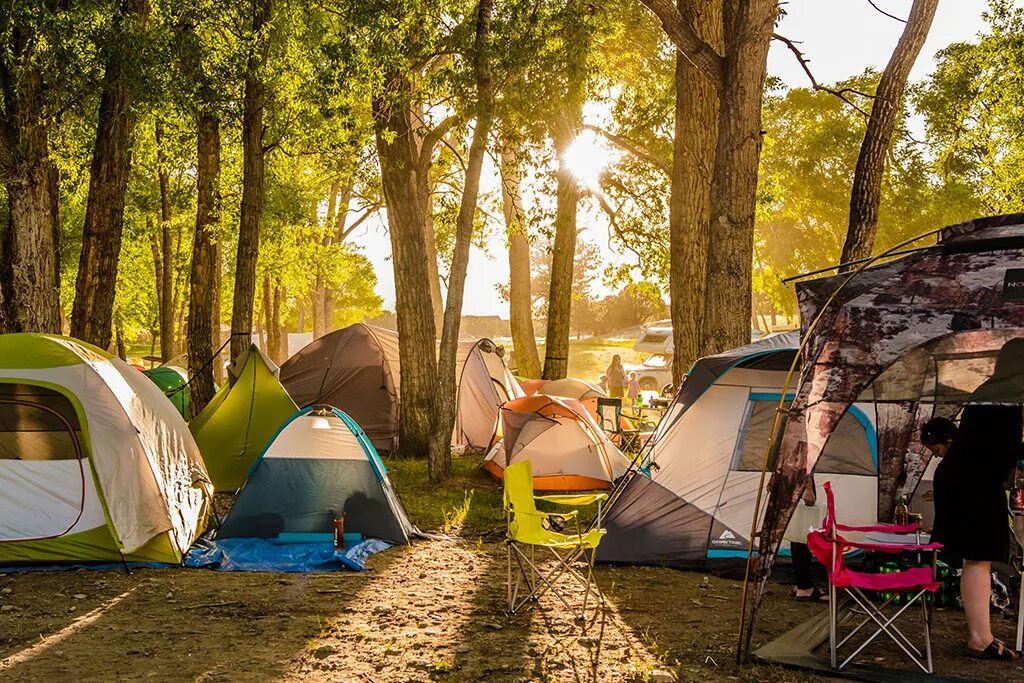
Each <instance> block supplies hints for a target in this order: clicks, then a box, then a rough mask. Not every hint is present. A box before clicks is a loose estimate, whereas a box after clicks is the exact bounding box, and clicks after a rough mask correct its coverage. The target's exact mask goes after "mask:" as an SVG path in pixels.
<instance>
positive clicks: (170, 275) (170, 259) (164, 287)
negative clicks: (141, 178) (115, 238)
mask: <svg viewBox="0 0 1024 683" xmlns="http://www.w3.org/2000/svg"><path fill="white" fill-rule="evenodd" d="M156 158H157V178H158V181H159V184H160V254H161V258H160V261H161V266H162V267H161V268H160V269H159V272H158V274H157V276H158V277H159V278H160V287H159V295H160V357H161V358H163V359H164V362H166V361H169V360H171V359H172V358H173V357H174V356H175V354H176V353H177V348H176V345H175V341H174V326H175V319H174V316H175V313H176V312H177V311H176V306H175V287H174V256H175V248H174V235H173V234H172V232H171V218H172V209H171V179H170V172H169V170H168V168H167V160H166V154H165V152H164V126H163V122H161V121H160V120H159V119H157V122H156Z"/></svg>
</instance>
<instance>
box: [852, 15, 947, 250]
mask: <svg viewBox="0 0 1024 683" xmlns="http://www.w3.org/2000/svg"><path fill="white" fill-rule="evenodd" d="M938 5H939V0H914V4H913V6H912V7H911V8H910V16H909V17H908V19H907V25H906V27H905V28H904V29H903V35H901V36H900V40H899V42H898V43H897V44H896V49H895V50H893V53H892V56H891V57H890V58H889V63H888V64H886V65H885V71H883V72H882V78H881V79H880V80H879V81H878V88H877V89H876V90H875V101H874V103H873V104H872V106H871V117H870V118H869V119H868V126H867V130H866V131H864V141H863V142H862V143H861V146H860V155H859V156H858V157H857V169H856V170H855V171H854V174H853V190H852V191H851V193H850V222H849V225H848V226H847V228H846V242H845V243H844V244H843V255H842V258H841V259H840V263H849V262H851V261H856V260H858V259H862V258H867V257H869V256H871V252H872V251H873V249H874V246H875V233H876V232H877V230H878V206H879V204H881V201H882V176H884V175H885V158H886V155H887V154H888V153H889V146H890V143H891V141H892V133H893V130H894V128H895V127H896V120H897V119H898V118H899V114H900V111H901V110H902V108H903V91H904V90H905V89H906V86H907V78H908V77H909V76H910V70H911V69H912V68H914V62H915V61H916V60H917V55H918V54H919V53H920V52H921V47H922V46H923V45H924V41H925V40H926V39H927V38H928V30H929V29H930V28H931V25H932V19H933V18H934V17H935V10H936V8H937V7H938ZM851 267H852V266H851ZM841 270H847V268H844V269H841Z"/></svg>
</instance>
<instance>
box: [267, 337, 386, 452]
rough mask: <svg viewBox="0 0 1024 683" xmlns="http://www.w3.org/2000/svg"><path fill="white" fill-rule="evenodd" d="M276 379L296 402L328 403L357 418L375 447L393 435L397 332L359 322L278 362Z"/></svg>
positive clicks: (384, 448)
mask: <svg viewBox="0 0 1024 683" xmlns="http://www.w3.org/2000/svg"><path fill="white" fill-rule="evenodd" d="M281 384H283V385H284V388H285V391H287V392H288V395H289V396H291V397H292V400H293V401H295V403H296V404H297V405H298V406H299V407H300V408H302V407H306V406H312V405H330V406H334V407H335V408H338V409H339V410H341V411H343V412H344V413H346V414H347V415H349V416H350V417H351V418H352V419H353V420H355V421H356V424H358V425H359V426H360V427H361V428H362V429H363V431H364V432H365V433H366V435H367V436H368V437H370V441H371V442H373V445H374V447H375V448H379V449H381V450H386V451H391V450H394V448H395V445H396V442H397V439H398V388H399V386H400V384H401V379H400V377H399V367H398V334H397V333H395V332H392V331H390V330H385V329H381V328H378V327H371V326H369V325H364V324H363V323H356V324H355V325H349V326H348V327H344V328H342V329H340V330H335V331H334V332H331V333H330V334H325V335H324V336H322V337H320V338H319V339H316V340H314V341H312V342H311V343H309V344H307V345H306V346H305V347H303V348H302V349H301V350H299V352H298V353H296V354H295V355H294V356H292V357H291V358H289V359H288V360H287V361H285V363H284V365H282V366H281Z"/></svg>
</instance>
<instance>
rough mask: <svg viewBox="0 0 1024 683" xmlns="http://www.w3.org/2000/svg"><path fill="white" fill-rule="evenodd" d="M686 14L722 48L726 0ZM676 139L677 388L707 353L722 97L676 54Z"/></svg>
mask: <svg viewBox="0 0 1024 683" xmlns="http://www.w3.org/2000/svg"><path fill="white" fill-rule="evenodd" d="M678 7H679V11H680V13H681V14H682V15H683V16H684V17H685V18H687V19H688V20H689V21H691V23H692V24H693V26H694V28H695V29H696V30H697V33H698V34H699V35H700V36H701V38H703V39H704V40H705V41H706V42H707V43H708V44H710V45H711V46H713V47H715V48H716V49H718V50H721V49H722V45H723V42H724V37H723V35H722V32H723V27H722V0H679V1H678ZM675 85H676V106H675V137H674V138H673V144H672V175H671V182H672V188H671V195H670V197H669V242H670V247H669V310H670V312H671V316H672V333H673V346H674V351H673V356H672V384H673V385H674V386H676V387H678V386H681V385H682V381H683V378H684V377H685V376H686V373H687V372H689V370H690V366H691V365H692V364H693V362H694V361H695V360H697V358H699V357H700V355H701V351H702V349H703V338H702V332H703V325H704V297H705V295H706V284H707V270H708V269H707V264H708V215H709V211H710V206H709V204H710V199H711V175H712V169H713V168H714V164H715V144H716V136H717V132H718V92H717V91H716V89H715V86H714V84H712V83H711V82H710V81H709V80H708V79H707V78H706V77H705V75H704V74H703V73H702V72H701V71H700V69H698V68H697V67H695V66H694V65H693V63H692V62H691V61H690V59H689V58H687V57H686V56H685V55H683V54H681V53H678V52H677V53H676V71H675Z"/></svg>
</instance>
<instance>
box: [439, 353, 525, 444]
mask: <svg viewBox="0 0 1024 683" xmlns="http://www.w3.org/2000/svg"><path fill="white" fill-rule="evenodd" d="M456 363H457V367H456V370H457V371H458V375H457V377H458V378H459V388H458V398H457V406H458V412H457V413H456V414H455V434H454V437H453V438H452V443H453V444H455V445H458V446H465V447H468V448H473V449H476V450H478V451H481V452H484V451H486V450H487V449H488V448H490V447H491V446H492V445H493V444H494V441H495V440H496V439H497V437H498V433H499V431H500V430H499V428H498V423H499V418H500V413H501V404H503V403H505V402H506V401H511V400H512V399H515V398H522V397H523V390H522V388H520V386H519V382H518V381H517V380H516V378H515V377H513V376H512V373H511V372H509V371H508V368H506V367H505V361H504V359H503V358H502V356H501V355H500V353H499V347H498V346H497V345H495V343H494V342H492V341H491V340H490V339H481V340H479V341H476V342H470V343H467V342H462V343H460V344H459V353H458V356H457V357H456ZM459 368H461V370H459Z"/></svg>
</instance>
